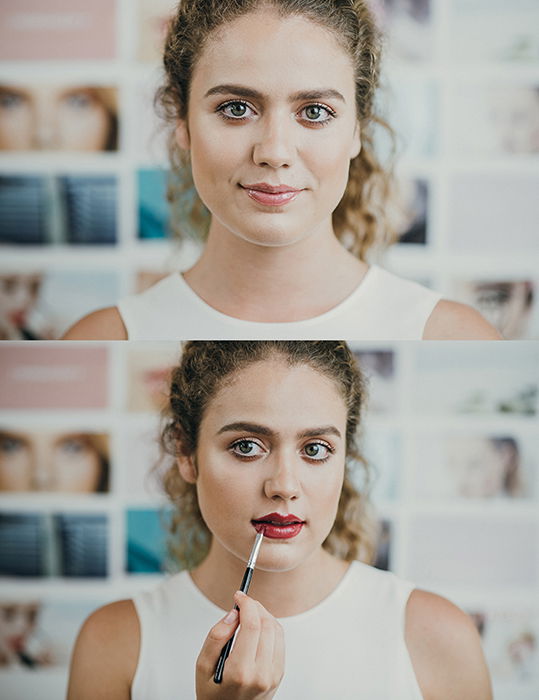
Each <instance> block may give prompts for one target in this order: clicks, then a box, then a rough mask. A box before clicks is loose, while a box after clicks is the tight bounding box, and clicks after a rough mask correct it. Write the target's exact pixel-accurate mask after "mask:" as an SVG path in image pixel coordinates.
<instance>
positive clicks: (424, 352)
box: [411, 342, 539, 416]
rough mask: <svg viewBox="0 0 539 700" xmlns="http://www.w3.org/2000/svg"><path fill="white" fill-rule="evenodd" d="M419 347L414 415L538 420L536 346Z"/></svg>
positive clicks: (538, 359) (538, 354) (538, 351)
mask: <svg viewBox="0 0 539 700" xmlns="http://www.w3.org/2000/svg"><path fill="white" fill-rule="evenodd" d="M488 350H489V351H488V352H485V350H484V344H483V343H481V342H476V343H466V344H465V345H459V344H457V343H451V344H449V346H447V347H446V346H443V345H439V346H438V347H436V348H435V347H434V346H429V345H427V344H425V345H418V347H417V349H416V352H415V358H414V365H415V375H416V376H415V381H414V392H413V394H412V396H411V399H412V402H413V406H414V408H415V410H416V411H417V412H418V413H420V414H423V415H430V416H440V415H442V416H443V415H463V416H464V415H472V414H477V415H492V416H495V415H501V414H503V415H507V414H514V415H524V416H526V415H530V416H531V415H536V413H537V399H538V393H539V344H537V343H524V342H522V343H499V344H491V345H489V348H488Z"/></svg>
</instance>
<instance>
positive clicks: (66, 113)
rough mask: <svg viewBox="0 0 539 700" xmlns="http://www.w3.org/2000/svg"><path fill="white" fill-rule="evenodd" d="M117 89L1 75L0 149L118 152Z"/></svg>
mask: <svg viewBox="0 0 539 700" xmlns="http://www.w3.org/2000/svg"><path fill="white" fill-rule="evenodd" d="M117 92H118V91H117V88H115V87H111V86H108V85H107V86H105V85H99V86H97V85H87V84H73V83H70V84H30V85H28V84H26V83H23V84H19V83H12V82H6V81H2V79H1V78H0V150H1V151H90V152H91V151H116V150H117V149H118V96H117Z"/></svg>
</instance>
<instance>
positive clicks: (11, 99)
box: [0, 92, 24, 109]
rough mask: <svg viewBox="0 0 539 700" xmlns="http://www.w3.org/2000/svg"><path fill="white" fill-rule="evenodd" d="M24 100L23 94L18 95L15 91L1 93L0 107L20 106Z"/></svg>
mask: <svg viewBox="0 0 539 700" xmlns="http://www.w3.org/2000/svg"><path fill="white" fill-rule="evenodd" d="M23 102H24V98H23V97H22V96H21V95H17V94H16V93H15V92H3V93H1V94H0V107H4V108H6V109H13V108H15V107H20V106H21V105H22V104H23Z"/></svg>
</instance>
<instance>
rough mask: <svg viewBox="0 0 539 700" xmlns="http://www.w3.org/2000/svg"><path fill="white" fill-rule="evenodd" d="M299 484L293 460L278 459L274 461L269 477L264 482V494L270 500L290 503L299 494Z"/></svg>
mask: <svg viewBox="0 0 539 700" xmlns="http://www.w3.org/2000/svg"><path fill="white" fill-rule="evenodd" d="M300 490H301V487H300V482H299V479H298V474H297V470H296V467H295V465H294V464H293V460H292V459H291V458H290V457H288V458H284V457H283V458H279V459H276V460H275V464H274V465H273V471H272V473H271V475H270V476H269V477H268V478H267V479H266V481H265V482H264V494H265V495H266V497H267V498H271V499H272V500H285V501H291V500H295V499H296V498H298V496H299V494H300Z"/></svg>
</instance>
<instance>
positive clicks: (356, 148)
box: [350, 122, 361, 160]
mask: <svg viewBox="0 0 539 700" xmlns="http://www.w3.org/2000/svg"><path fill="white" fill-rule="evenodd" d="M360 152H361V129H360V126H359V122H356V128H355V131H354V136H353V138H352V147H351V148H350V160H353V159H354V158H356V156H358V155H359V154H360Z"/></svg>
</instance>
